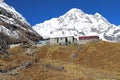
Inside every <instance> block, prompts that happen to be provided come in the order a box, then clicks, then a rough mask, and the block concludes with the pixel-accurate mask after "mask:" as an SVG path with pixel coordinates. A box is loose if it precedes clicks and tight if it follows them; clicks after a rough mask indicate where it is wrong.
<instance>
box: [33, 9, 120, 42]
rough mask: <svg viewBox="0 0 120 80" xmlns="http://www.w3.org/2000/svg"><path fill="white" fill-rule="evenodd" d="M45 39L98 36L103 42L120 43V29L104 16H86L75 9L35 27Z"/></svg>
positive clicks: (97, 14) (96, 14)
mask: <svg viewBox="0 0 120 80" xmlns="http://www.w3.org/2000/svg"><path fill="white" fill-rule="evenodd" d="M33 28H34V30H36V31H37V32H38V33H39V34H40V35H41V36H42V37H43V38H53V37H64V36H75V37H76V38H77V37H78V36H83V35H86V36H88V35H98V36H99V37H100V38H101V39H102V40H105V41H112V42H118V41H120V27H119V26H116V25H114V24H111V23H109V22H108V21H107V20H106V19H105V18H104V17H103V16H102V15H100V14H99V13H95V14H94V15H91V14H86V13H84V12H83V11H82V10H80V9H77V8H73V9H71V10H70V11H68V12H67V13H66V14H64V15H63V16H60V17H59V18H53V19H51V20H47V21H45V22H44V23H40V24H36V25H35V26H33Z"/></svg>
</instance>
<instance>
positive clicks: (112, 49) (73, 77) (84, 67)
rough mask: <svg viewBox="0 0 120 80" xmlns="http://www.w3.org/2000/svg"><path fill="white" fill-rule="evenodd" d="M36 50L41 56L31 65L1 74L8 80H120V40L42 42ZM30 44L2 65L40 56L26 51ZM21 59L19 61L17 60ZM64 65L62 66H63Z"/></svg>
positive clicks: (11, 54)
mask: <svg viewBox="0 0 120 80" xmlns="http://www.w3.org/2000/svg"><path fill="white" fill-rule="evenodd" d="M38 49H39V52H38V53H37V54H36V56H37V58H39V59H40V61H38V62H37V63H34V64H32V65H31V66H30V67H29V68H27V69H20V70H18V73H19V75H18V76H12V75H3V74H0V79H7V80H120V43H109V42H102V41H100V42H96V43H88V44H85V45H77V44H71V45H68V46H60V45H52V46H50V45H47V46H42V47H40V48H38ZM26 50H27V48H22V47H16V48H13V49H11V50H9V52H10V57H9V58H8V59H7V60H1V59H0V61H1V64H6V65H4V66H0V67H4V68H7V67H11V66H12V67H14V66H16V65H21V64H23V63H24V62H26V61H30V62H34V61H35V58H36V56H29V55H26V54H24V53H25V51H26ZM16 61H17V62H16ZM61 66H62V67H63V69H59V67H61Z"/></svg>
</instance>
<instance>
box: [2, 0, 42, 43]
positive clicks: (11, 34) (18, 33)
mask: <svg viewBox="0 0 120 80" xmlns="http://www.w3.org/2000/svg"><path fill="white" fill-rule="evenodd" d="M0 38H3V39H4V40H6V42H7V43H10V44H11V43H19V42H23V41H29V40H31V41H36V40H40V39H42V37H41V36H40V35H38V33H37V32H36V31H34V30H33V29H32V27H31V25H30V24H29V23H28V22H27V21H26V19H25V18H24V17H23V16H22V15H21V14H20V13H19V12H17V11H16V10H15V9H14V8H13V7H11V6H9V5H8V4H6V3H5V2H4V0H2V1H0Z"/></svg>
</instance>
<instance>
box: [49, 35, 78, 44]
mask: <svg viewBox="0 0 120 80" xmlns="http://www.w3.org/2000/svg"><path fill="white" fill-rule="evenodd" d="M75 41H77V39H75V38H74V37H73V36H68V37H56V38H50V44H51V45H54V44H59V45H68V44H71V43H74V42H75Z"/></svg>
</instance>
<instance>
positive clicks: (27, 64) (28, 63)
mask: <svg viewBox="0 0 120 80" xmlns="http://www.w3.org/2000/svg"><path fill="white" fill-rule="evenodd" d="M30 65H31V63H30V62H29V61H27V62H25V63H24V66H25V68H26V69H27V68H28V67H29V66H30Z"/></svg>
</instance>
